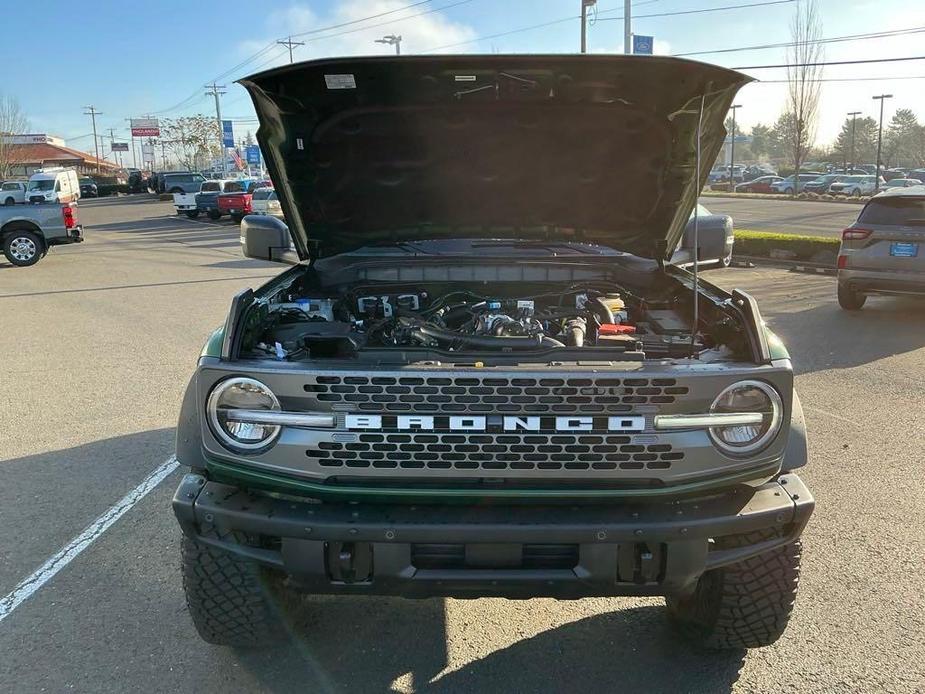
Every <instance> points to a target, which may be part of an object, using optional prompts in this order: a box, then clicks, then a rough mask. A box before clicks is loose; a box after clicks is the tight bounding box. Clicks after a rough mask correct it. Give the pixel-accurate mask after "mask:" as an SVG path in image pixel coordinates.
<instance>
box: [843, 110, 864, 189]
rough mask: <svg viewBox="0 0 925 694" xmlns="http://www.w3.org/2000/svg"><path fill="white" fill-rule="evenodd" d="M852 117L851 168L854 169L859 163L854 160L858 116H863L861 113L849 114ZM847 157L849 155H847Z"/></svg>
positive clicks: (846, 161) (853, 112) (846, 164)
mask: <svg viewBox="0 0 925 694" xmlns="http://www.w3.org/2000/svg"><path fill="white" fill-rule="evenodd" d="M848 115H849V116H851V168H854V165H855V164H857V162H856V161H855V160H854V134H855V131H856V130H857V125H858V116H860V115H861V112H860V111H851V112H849V113H848ZM845 156H846V157H847V155H845ZM845 173H846V174H847V173H848V159H847V158H846V159H845Z"/></svg>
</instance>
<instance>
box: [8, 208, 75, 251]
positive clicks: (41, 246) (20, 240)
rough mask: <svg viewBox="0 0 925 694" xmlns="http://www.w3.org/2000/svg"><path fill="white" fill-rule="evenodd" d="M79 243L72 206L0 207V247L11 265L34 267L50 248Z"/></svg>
mask: <svg viewBox="0 0 925 694" xmlns="http://www.w3.org/2000/svg"><path fill="white" fill-rule="evenodd" d="M83 240H84V239H83V227H82V226H81V224H80V219H79V217H78V214H77V203H75V202H70V203H66V204H63V205H59V204H49V205H25V206H22V205H17V206H15V207H0V244H2V246H3V255H5V256H6V259H7V260H9V261H10V262H11V263H13V265H18V266H20V267H25V266H28V265H35V264H36V263H37V262H38V261H40V260H41V259H42V258H44V257H45V254H46V253H47V252H48V249H49V248H51V247H52V246H58V245H61V244H65V243H80V242H81V241H83Z"/></svg>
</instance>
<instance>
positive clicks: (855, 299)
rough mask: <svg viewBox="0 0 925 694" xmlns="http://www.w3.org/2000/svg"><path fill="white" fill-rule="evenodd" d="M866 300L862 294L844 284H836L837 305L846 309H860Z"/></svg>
mask: <svg viewBox="0 0 925 694" xmlns="http://www.w3.org/2000/svg"><path fill="white" fill-rule="evenodd" d="M866 301H867V297H866V296H865V295H864V294H861V293H860V292H856V291H853V290H852V289H851V288H849V287H848V286H847V285H845V284H839V285H838V305H839V306H841V307H842V308H843V309H845V310H846V311H860V310H861V309H862V308H863V307H864V304H865V302H866Z"/></svg>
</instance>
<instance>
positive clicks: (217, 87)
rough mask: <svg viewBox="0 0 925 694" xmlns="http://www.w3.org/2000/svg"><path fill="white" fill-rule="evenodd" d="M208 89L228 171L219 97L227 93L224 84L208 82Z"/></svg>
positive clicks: (221, 149) (222, 155) (222, 156)
mask: <svg viewBox="0 0 925 694" xmlns="http://www.w3.org/2000/svg"><path fill="white" fill-rule="evenodd" d="M289 55H290V61H291V59H292V48H290V49H289ZM206 89H208V90H209V91H207V92H206V95H207V96H208V95H209V94H211V95H212V96H214V97H215V118H216V120H217V121H218V151H219V154H220V156H221V159H222V173H223V174H227V173H228V162H227V161H226V157H225V137H224V134H223V133H222V105H221V103H219V100H218V97H219V96H221V95H222V94H224V93H225V85H224V84H215V82H213V83H212V84H207V85H206Z"/></svg>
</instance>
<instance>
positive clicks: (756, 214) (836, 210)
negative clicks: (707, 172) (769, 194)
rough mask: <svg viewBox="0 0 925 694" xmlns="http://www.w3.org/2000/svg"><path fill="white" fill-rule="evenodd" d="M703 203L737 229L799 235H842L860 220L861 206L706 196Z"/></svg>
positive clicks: (813, 201)
mask: <svg viewBox="0 0 925 694" xmlns="http://www.w3.org/2000/svg"><path fill="white" fill-rule="evenodd" d="M700 202H701V203H702V204H703V205H704V206H706V208H707V209H708V210H710V212H712V213H713V214H728V215H730V216H731V217H732V219H733V221H734V222H735V227H736V229H748V230H749V231H776V232H780V233H784V234H797V235H799V236H833V237H838V236H841V232H842V229H844V228H845V227H846V226H849V225H851V223H852V222H854V220H856V219H857V218H858V213H859V212H860V211H861V207H862V206H861V205H858V204H857V203H848V202H842V203H839V202H818V201H815V200H787V199H783V198H781V199H776V200H775V199H773V198H772V199H762V198H724V197H718V196H716V197H714V196H705V197H702V198H700Z"/></svg>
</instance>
